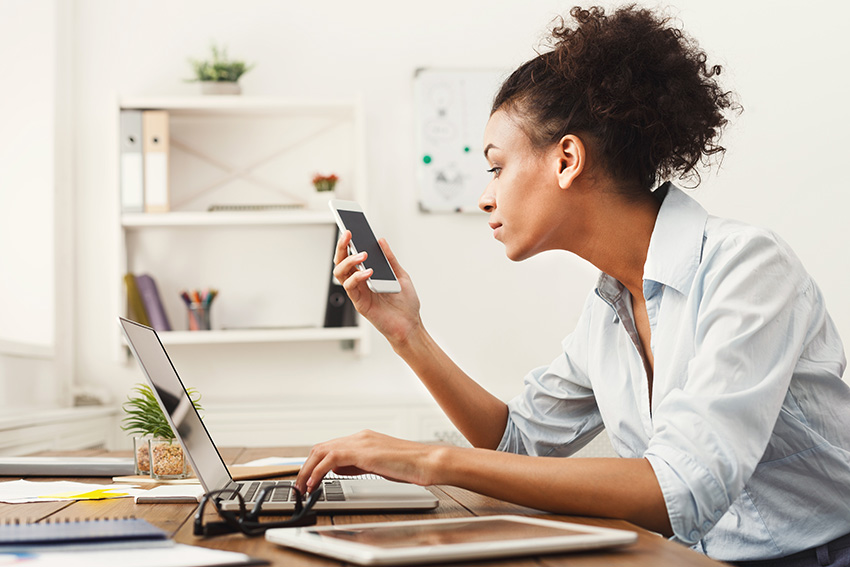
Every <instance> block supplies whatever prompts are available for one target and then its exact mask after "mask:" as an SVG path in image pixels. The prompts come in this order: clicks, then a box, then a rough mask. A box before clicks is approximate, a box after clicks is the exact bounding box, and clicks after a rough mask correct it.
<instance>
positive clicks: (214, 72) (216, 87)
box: [189, 44, 254, 95]
mask: <svg viewBox="0 0 850 567" xmlns="http://www.w3.org/2000/svg"><path fill="white" fill-rule="evenodd" d="M211 51H212V59H210V60H204V59H189V62H190V63H191V64H192V69H193V70H194V72H195V78H194V79H190V81H197V82H200V83H201V92H202V93H203V94H223V95H238V94H240V93H241V92H242V87H241V86H240V85H239V77H241V76H242V75H244V74H245V73H247V72H248V71H250V70H251V69H253V68H254V66H253V65H248V64H246V63H245V62H244V61H238V60H235V59H228V58H227V48H226V47H222V48H221V49H219V48H218V46H216V45H215V44H213V45H212V47H211Z"/></svg>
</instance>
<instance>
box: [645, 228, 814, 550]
mask: <svg viewBox="0 0 850 567" xmlns="http://www.w3.org/2000/svg"><path fill="white" fill-rule="evenodd" d="M705 254H706V257H705V258H704V259H703V262H702V265H701V268H700V270H699V271H698V273H697V277H696V279H695V280H694V283H693V286H692V289H691V291H690V293H691V294H696V296H695V297H697V298H698V301H696V302H695V303H694V305H695V308H696V309H697V313H696V333H695V339H694V353H693V357H692V358H691V360H690V362H689V363H688V366H687V376H686V377H685V378H684V380H683V383H682V387H681V388H680V389H676V390H673V391H672V392H670V393H669V394H668V395H666V396H665V397H664V398H663V400H661V401H660V402H659V403H658V406H657V407H655V408H653V436H652V438H651V440H650V442H649V445H648V448H647V451H646V453H645V455H644V456H645V457H646V458H647V459H648V460H649V462H650V464H651V465H652V467H653V470H654V471H655V474H656V476H657V478H658V482H659V484H660V486H661V490H662V492H663V494H664V499H665V502H666V505H667V510H668V514H669V518H670V522H671V525H672V528H673V532H674V539H678V540H680V541H682V542H684V543H688V544H694V543H696V542H697V541H699V540H700V539H701V538H702V536H703V535H704V534H705V533H706V532H708V531H709V530H710V529H711V528H712V527H713V526H714V524H715V523H717V521H718V520H719V519H720V517H721V516H723V514H724V513H725V512H726V510H727V509H728V508H729V506H730V505H731V504H732V503H733V502H734V501H735V500H736V499H737V498H738V496H739V495H740V494H741V492H742V491H743V489H744V486H745V484H746V483H747V481H748V479H749V478H750V476H751V475H752V474H753V471H754V470H755V468H756V465H757V464H758V463H759V461H760V459H761V457H762V455H763V454H764V452H765V448H766V447H767V444H768V442H769V441H770V437H771V434H772V432H773V428H774V425H775V423H776V421H777V418H778V416H779V411H780V409H781V407H782V403H783V400H784V399H785V396H786V393H787V391H788V387H789V384H790V381H791V377H792V375H793V372H794V368H795V366H796V364H797V361H798V360H799V357H800V355H801V353H802V350H803V347H804V345H805V343H806V340H807V333H808V332H809V331H808V329H809V327H810V318H811V313H812V312H813V311H815V309H813V306H812V305H811V301H812V299H811V297H812V296H813V295H814V294H813V293H812V286H813V283H812V282H811V279H810V278H809V277H808V275H807V274H806V272H805V270H803V268H802V266H801V265H800V263H799V261H798V260H797V259H796V257H795V256H793V253H791V252H790V250H788V249H787V247H785V246H784V245H783V244H781V243H780V242H778V241H777V239H776V237H775V236H773V235H772V234H770V233H768V232H765V231H759V232H757V233H755V234H752V233H745V234H738V235H735V236H732V237H729V238H727V239H726V240H725V241H724V242H722V243H720V244H719V245H717V246H716V249H714V250H706V252H705Z"/></svg>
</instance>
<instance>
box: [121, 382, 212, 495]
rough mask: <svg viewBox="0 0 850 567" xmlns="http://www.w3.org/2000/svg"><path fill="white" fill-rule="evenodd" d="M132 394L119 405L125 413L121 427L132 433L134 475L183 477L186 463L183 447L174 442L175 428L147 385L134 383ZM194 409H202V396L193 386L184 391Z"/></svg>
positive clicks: (185, 471)
mask: <svg viewBox="0 0 850 567" xmlns="http://www.w3.org/2000/svg"><path fill="white" fill-rule="evenodd" d="M133 392H135V395H130V396H128V397H127V401H126V402H124V404H123V405H122V406H121V407H122V408H123V409H124V412H125V413H126V414H127V415H126V416H125V417H124V419H123V420H122V422H121V423H122V425H121V429H123V430H124V431H128V432H130V433H132V434H134V437H133V454H134V457H135V462H136V474H148V473H149V474H150V475H151V476H152V477H153V478H157V479H170V478H183V477H185V476H187V475H188V470H189V469H188V465H187V463H186V459H185V457H184V455H183V448H182V447H181V446H180V444H179V443H177V442H175V440H174V439H175V435H174V431H173V430H172V429H171V426H170V425H169V424H168V420H166V419H165V415H164V414H163V413H162V409H160V407H159V403H158V402H157V400H156V397H155V396H154V393H153V391H152V390H151V389H150V386H147V385H146V384H137V385H136V386H135V387H134V388H133ZM187 392H188V393H189V398H190V399H191V400H192V405H193V406H195V409H197V410H198V411H201V410H202V409H203V408H202V407H201V404H200V400H201V395H200V393H198V391H197V390H195V389H194V388H189V389H188V390H187Z"/></svg>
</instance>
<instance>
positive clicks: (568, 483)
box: [296, 431, 673, 536]
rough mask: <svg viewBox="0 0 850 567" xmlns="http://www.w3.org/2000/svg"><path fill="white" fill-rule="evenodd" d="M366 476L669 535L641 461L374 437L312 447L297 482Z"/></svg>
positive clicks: (305, 485) (660, 500) (307, 484)
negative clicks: (478, 495)
mask: <svg viewBox="0 0 850 567" xmlns="http://www.w3.org/2000/svg"><path fill="white" fill-rule="evenodd" d="M332 470H333V471H336V472H338V473H341V474H358V473H362V472H371V473H376V474H380V475H382V476H385V477H387V478H392V479H396V480H401V481H405V482H411V483H414V484H420V485H431V484H448V485H452V486H458V487H461V488H466V489H468V490H472V491H475V492H478V493H481V494H485V495H487V496H492V497H494V498H498V499H500V500H505V501H508V502H514V503H516V504H520V505H523V506H529V507H532V508H536V509H539V510H545V511H549V512H556V513H561V514H574V515H582V516H598V517H605V518H618V519H624V520H628V521H630V522H632V523H634V524H636V525H639V526H641V527H644V528H646V529H649V530H652V531H656V532H659V533H662V534H664V535H666V536H669V535H672V533H673V532H672V529H671V527H670V520H669V518H668V515H667V508H666V505H665V503H664V497H663V495H662V493H661V488H660V486H659V484H658V481H657V479H656V477H655V473H654V472H653V469H652V467H651V466H650V464H649V462H648V461H647V460H646V459H621V458H614V459H582V458H557V457H529V456H524V455H516V454H512V453H503V452H498V451H491V450H487V449H467V448H460V447H445V446H435V445H425V444H422V443H414V442H412V441H404V440H400V439H395V438H392V437H388V436H385V435H381V434H378V433H374V432H372V431H363V432H361V433H358V434H356V435H352V436H350V437H344V438H342V439H335V440H333V441H329V442H327V443H322V444H319V445H316V446H315V447H314V448H313V450H312V451H311V452H310V456H309V457H308V458H307V460H306V462H305V463H304V466H303V467H302V469H301V472H300V473H299V475H298V479H297V481H296V483H297V486H298V487H299V488H300V489H302V490H308V491H309V490H310V489H311V488H312V487H314V486H316V485H317V484H318V483H319V482H320V481H321V479H322V477H324V475H325V474H327V473H328V472H330V471H332Z"/></svg>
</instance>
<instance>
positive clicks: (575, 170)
mask: <svg viewBox="0 0 850 567" xmlns="http://www.w3.org/2000/svg"><path fill="white" fill-rule="evenodd" d="M557 149H558V155H557V168H558V171H557V175H558V185H560V187H561V189H567V188H568V187H569V186H570V185H572V183H573V181H575V179H576V178H577V177H578V176H579V175H580V174H581V172H582V171H583V170H584V164H585V161H586V160H587V152H586V149H585V146H584V142H582V141H581V139H580V138H579V137H577V136H574V135H573V134H567V135H566V136H564V137H563V138H561V140H560V142H558V144H557Z"/></svg>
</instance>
